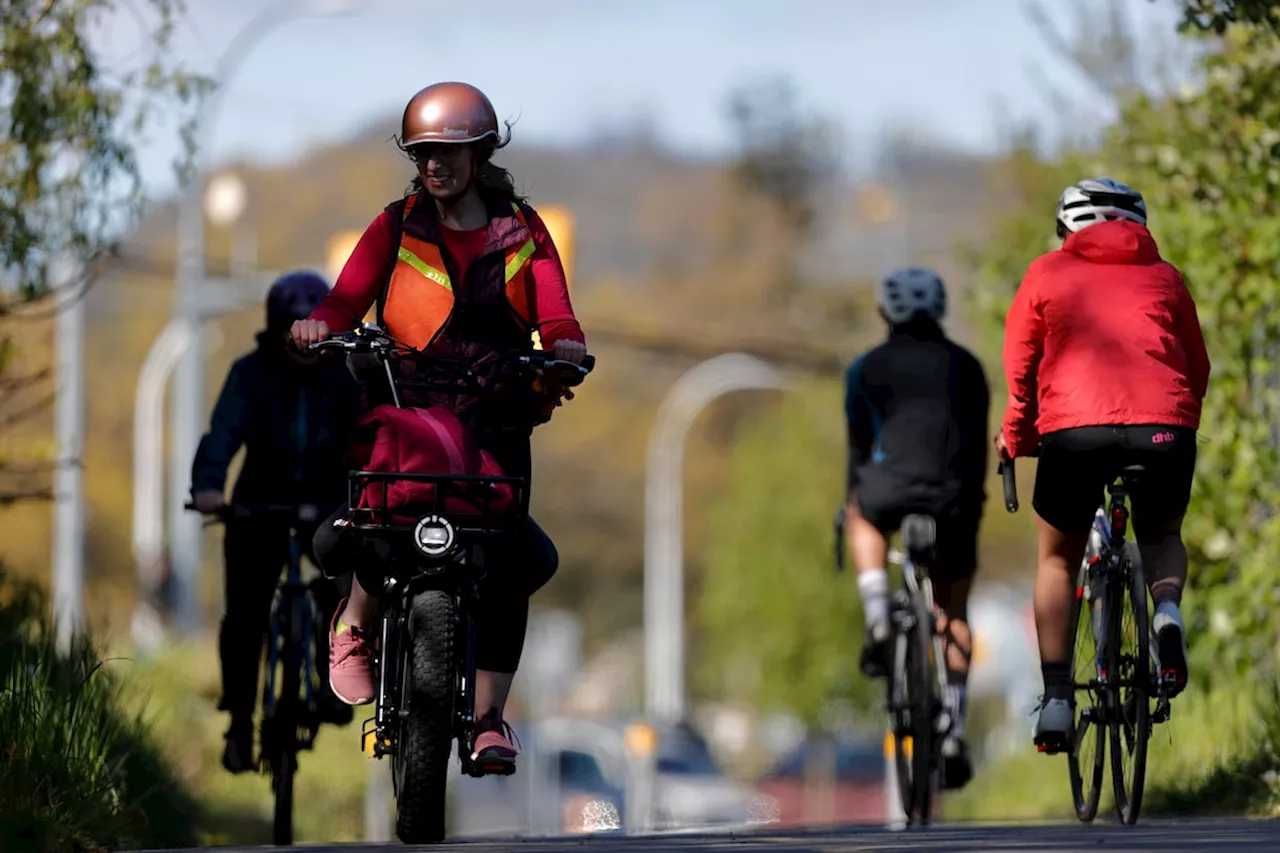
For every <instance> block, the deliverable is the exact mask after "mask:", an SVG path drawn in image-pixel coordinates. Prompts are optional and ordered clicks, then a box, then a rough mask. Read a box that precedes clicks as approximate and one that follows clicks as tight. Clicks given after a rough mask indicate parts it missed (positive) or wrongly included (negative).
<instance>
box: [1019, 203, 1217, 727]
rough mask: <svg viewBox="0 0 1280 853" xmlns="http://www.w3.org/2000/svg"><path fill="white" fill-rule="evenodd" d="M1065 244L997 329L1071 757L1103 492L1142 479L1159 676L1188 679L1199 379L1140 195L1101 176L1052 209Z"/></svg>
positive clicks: (1188, 312)
mask: <svg viewBox="0 0 1280 853" xmlns="http://www.w3.org/2000/svg"><path fill="white" fill-rule="evenodd" d="M1057 220H1058V236H1059V237H1060V238H1065V239H1064V240H1063V243H1062V248H1061V249H1059V250H1057V251H1053V252H1049V253H1048V254H1045V255H1042V256H1041V257H1039V258H1037V259H1036V260H1035V261H1033V262H1032V263H1031V266H1030V267H1029V268H1028V270H1027V274H1026V277H1025V278H1024V279H1023V281H1022V284H1021V286H1019V288H1018V292H1017V295H1015V296H1014V299H1013V304H1012V306H1010V308H1009V314H1008V317H1007V318H1006V320H1005V340H1004V369H1005V378H1006V380H1007V382H1008V387H1009V402H1008V407H1007V409H1006V412H1005V418H1004V427H1003V429H1002V431H1001V433H1000V435H999V436H997V437H996V448H997V451H998V452H999V453H1000V454H1001V455H1002V456H1003V457H1004V458H1013V457H1018V456H1026V455H1029V454H1030V453H1032V452H1033V451H1034V450H1035V449H1036V447H1037V445H1039V446H1040V448H1041V450H1040V462H1039V465H1038V467H1037V470H1036V484H1035V495H1034V498H1033V506H1034V508H1035V513H1036V532H1037V537H1038V539H1039V566H1038V571H1037V574H1036V586H1035V613H1036V628H1037V633H1038V634H1039V644H1040V660H1041V668H1042V671H1043V675H1044V689H1045V695H1044V698H1043V700H1042V703H1041V708H1040V717H1039V720H1038V722H1037V723H1036V729H1035V743H1036V746H1037V747H1038V748H1039V749H1040V751H1041V752H1048V753H1054V752H1058V751H1061V750H1063V749H1066V748H1067V746H1068V743H1067V740H1068V736H1069V732H1070V730H1071V725H1072V711H1071V698H1072V695H1071V694H1072V681H1071V680H1072V672H1071V665H1070V663H1069V661H1070V657H1071V648H1072V642H1071V640H1072V635H1073V626H1072V625H1071V624H1070V618H1071V611H1072V603H1073V601H1074V596H1075V580H1076V574H1075V573H1076V569H1077V567H1078V566H1079V564H1080V559H1081V557H1082V555H1083V554H1084V551H1085V546H1086V544H1087V540H1088V535H1089V529H1090V527H1091V525H1092V522H1093V515H1094V512H1095V511H1096V510H1097V508H1098V506H1099V505H1100V503H1101V501H1102V499H1103V494H1104V489H1105V487H1106V484H1107V483H1109V482H1111V481H1112V480H1113V479H1114V478H1115V477H1116V475H1117V474H1118V473H1119V472H1120V470H1121V469H1122V468H1124V467H1125V466H1128V465H1138V464H1141V465H1143V466H1144V467H1145V468H1146V471H1147V473H1146V475H1145V476H1144V477H1143V478H1142V480H1141V481H1139V482H1138V483H1135V485H1134V488H1133V490H1132V494H1131V500H1132V503H1133V530H1134V535H1135V537H1136V538H1137V540H1138V545H1139V548H1140V549H1141V551H1142V559H1143V564H1144V566H1145V568H1146V575H1147V581H1148V584H1149V585H1150V589H1151V597H1152V600H1153V601H1154V602H1155V617H1154V618H1153V620H1152V629H1153V631H1154V632H1155V635H1156V637H1157V645H1158V654H1159V658H1160V664H1161V668H1162V670H1163V671H1164V673H1166V674H1171V675H1174V676H1175V677H1176V680H1177V686H1176V688H1175V692H1177V691H1181V690H1182V688H1183V687H1185V686H1186V681H1187V659H1186V658H1187V656H1186V631H1185V628H1184V627H1183V622H1182V616H1181V614H1180V612H1179V610H1178V605H1179V603H1180V601H1181V599H1182V588H1183V585H1184V583H1185V582H1186V577H1187V552H1186V549H1185V547H1184V546H1183V544H1182V518H1183V515H1184V513H1185V512H1186V509H1187V504H1188V501H1189V499H1190V495H1191V482H1192V477H1193V474H1194V472H1195V463H1196V430H1197V429H1198V428H1199V426H1200V407H1201V402H1202V401H1203V400H1204V395H1205V390H1206V389H1207V387H1208V384H1209V356H1208V354H1207V353H1206V351H1205V345H1204V338H1203V337H1202V335H1201V331H1200V321H1199V318H1198V317H1197V315H1196V306H1195V302H1194V301H1193V300H1192V298H1191V294H1190V293H1189V292H1188V290H1187V287H1186V284H1185V283H1184V282H1183V280H1182V276H1181V274H1180V273H1179V272H1178V270H1177V268H1176V267H1174V266H1173V265H1172V264H1170V263H1168V262H1167V261H1165V260H1163V259H1162V258H1161V257H1160V252H1159V249H1158V248H1157V246H1156V242H1155V240H1154V239H1153V238H1152V236H1151V232H1150V231H1148V230H1147V227H1146V223H1147V209H1146V204H1145V203H1144V201H1143V199H1142V195H1141V193H1139V192H1138V191H1137V190H1134V189H1133V188H1131V187H1129V186H1126V185H1125V184H1122V183H1119V182H1118V181H1114V180H1112V179H1110V178H1097V179H1091V180H1084V181H1081V182H1080V183H1078V184H1076V185H1074V186H1070V187H1067V188H1066V189H1065V190H1063V192H1062V196H1061V198H1059V200H1058V209H1057Z"/></svg>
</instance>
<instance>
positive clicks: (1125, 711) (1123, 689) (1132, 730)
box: [1108, 542, 1153, 825]
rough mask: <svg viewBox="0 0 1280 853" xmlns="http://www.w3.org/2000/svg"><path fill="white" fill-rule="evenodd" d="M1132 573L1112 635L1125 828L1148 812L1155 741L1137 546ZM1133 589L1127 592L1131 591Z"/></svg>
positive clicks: (1117, 774)
mask: <svg viewBox="0 0 1280 853" xmlns="http://www.w3.org/2000/svg"><path fill="white" fill-rule="evenodd" d="M1124 554H1125V562H1126V563H1127V564H1128V571H1127V572H1125V573H1124V574H1123V575H1121V578H1122V580H1121V581H1120V583H1118V584H1117V585H1116V586H1115V587H1113V589H1115V590H1116V592H1117V593H1118V595H1117V596H1116V598H1117V600H1116V602H1115V605H1114V607H1115V610H1116V614H1115V616H1114V621H1113V622H1112V631H1113V633H1112V635H1111V639H1110V640H1109V641H1108V643H1109V645H1110V646H1111V648H1113V649H1114V650H1115V652H1114V654H1113V655H1112V656H1111V657H1112V661H1113V663H1112V666H1111V667H1110V669H1111V678H1112V684H1113V685H1114V687H1113V693H1112V697H1113V699H1114V700H1115V706H1114V707H1113V709H1112V714H1111V777H1112V783H1113V785H1114V787H1115V794H1116V812H1117V813H1118V814H1119V816H1120V822H1121V823H1124V824H1127V825H1132V824H1134V823H1136V822H1137V820H1138V812H1139V810H1140V809H1141V808H1142V792H1143V787H1144V785H1145V783H1146V773H1147V745H1148V743H1149V742H1150V740H1151V684H1152V683H1153V682H1152V678H1151V667H1152V661H1151V650H1150V638H1151V634H1150V625H1149V615H1148V614H1149V611H1148V608H1147V583H1146V576H1145V574H1144V572H1143V570H1142V557H1141V555H1140V554H1139V553H1138V546H1137V545H1136V544H1135V543H1133V542H1126V543H1124ZM1126 587H1127V589H1126Z"/></svg>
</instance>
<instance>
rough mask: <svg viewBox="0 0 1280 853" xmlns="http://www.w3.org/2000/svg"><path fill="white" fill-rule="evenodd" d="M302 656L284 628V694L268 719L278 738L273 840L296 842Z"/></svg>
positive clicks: (273, 758)
mask: <svg viewBox="0 0 1280 853" xmlns="http://www.w3.org/2000/svg"><path fill="white" fill-rule="evenodd" d="M301 674H302V658H301V655H300V654H299V653H298V646H297V644H296V643H294V642H293V638H292V637H290V636H289V632H288V631H287V630H286V631H282V632H281V649H280V695H279V698H278V699H277V701H276V711H275V715H274V716H273V717H272V719H271V720H270V721H269V722H268V725H270V726H271V728H272V735H273V738H274V741H275V744H274V749H273V754H272V756H271V783H272V787H273V788H275V795H276V808H275V819H274V821H273V823H272V831H271V837H272V843H274V844H276V845H287V844H292V843H293V777H294V773H295V771H296V770H297V768H298V705H299V691H300V689H301V686H302V684H301Z"/></svg>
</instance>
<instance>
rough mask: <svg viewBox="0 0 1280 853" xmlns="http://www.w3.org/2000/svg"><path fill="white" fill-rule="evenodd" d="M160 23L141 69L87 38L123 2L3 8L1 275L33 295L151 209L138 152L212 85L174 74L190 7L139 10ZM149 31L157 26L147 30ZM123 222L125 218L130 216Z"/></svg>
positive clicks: (52, 1)
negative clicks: (174, 42) (144, 201)
mask: <svg viewBox="0 0 1280 853" xmlns="http://www.w3.org/2000/svg"><path fill="white" fill-rule="evenodd" d="M140 5H141V6H142V7H145V8H146V11H148V12H150V13H152V14H154V15H155V17H156V22H155V24H154V27H153V28H150V29H149V31H148V32H144V33H143V34H142V35H143V38H144V40H146V41H147V42H148V43H149V47H150V48H151V55H150V56H149V57H148V59H147V60H146V61H144V62H143V63H142V64H141V66H139V67H136V68H130V69H125V70H123V71H122V72H121V71H118V69H114V68H108V67H103V64H102V61H101V59H100V57H99V56H98V55H97V53H96V51H95V50H94V47H93V45H92V44H90V39H89V33H90V31H91V30H92V29H93V28H95V27H100V26H101V25H102V24H103V23H104V22H105V21H106V19H107V18H109V17H111V16H114V15H116V14H117V13H118V12H119V11H120V10H121V9H122V8H123V9H128V10H131V11H132V12H133V13H134V15H135V16H139V15H140V13H141V10H140V9H139V8H138V7H136V6H133V5H126V4H123V3H120V2H118V1H117V0H39V2H37V0H9V2H6V3H5V4H4V6H3V8H2V9H0V37H2V38H3V42H2V43H0V59H2V61H0V122H3V126H4V130H5V134H4V137H3V140H2V141H0V151H3V157H0V163H2V164H3V165H0V266H3V268H5V269H6V270H8V271H9V273H10V274H11V275H12V276H13V277H15V278H16V281H17V284H18V286H19V289H20V290H21V291H22V292H24V293H27V294H29V295H33V294H39V293H41V292H43V291H44V290H45V289H47V288H48V287H49V286H50V284H51V283H50V280H49V274H50V266H51V264H52V263H53V262H54V261H55V259H57V258H58V257H59V256H61V255H64V254H66V255H69V256H71V257H72V258H73V259H76V260H80V261H83V260H86V259H88V258H90V257H93V256H95V255H97V254H98V253H99V252H100V251H101V250H102V249H103V248H104V246H105V245H106V244H107V243H109V241H110V238H111V237H112V236H113V235H115V234H118V233H119V231H120V229H121V227H122V226H127V225H128V224H129V219H128V217H129V215H130V214H133V213H136V212H137V211H138V209H139V206H140V203H141V183H140V178H139V174H138V166H137V158H136V153H135V148H136V145H137V142H138V140H139V135H140V134H141V132H142V129H143V127H144V125H145V124H146V123H147V121H148V120H149V119H150V117H151V116H152V115H153V113H154V111H155V110H156V108H157V107H159V106H160V105H161V104H163V103H164V102H165V101H168V100H175V99H176V100H177V101H178V102H180V103H182V102H188V101H190V100H191V99H192V98H193V97H194V96H195V95H197V94H198V93H200V92H201V91H202V90H203V88H204V81H202V80H201V79H199V78H196V77H192V76H190V75H187V74H185V73H183V72H181V71H180V70H177V69H174V68H172V67H169V66H168V65H166V64H165V62H164V59H165V54H166V52H167V49H168V46H169V37H170V34H171V32H172V27H173V21H174V17H175V15H177V14H178V13H179V12H180V11H181V10H182V5H181V2H180V0H146V2H144V3H142V4H140ZM142 26H143V27H150V25H149V24H147V23H143V24H142ZM122 217H123V218H122Z"/></svg>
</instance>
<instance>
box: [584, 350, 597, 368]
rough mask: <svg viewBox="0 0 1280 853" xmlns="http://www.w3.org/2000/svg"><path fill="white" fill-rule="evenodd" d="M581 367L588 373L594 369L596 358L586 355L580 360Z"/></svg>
mask: <svg viewBox="0 0 1280 853" xmlns="http://www.w3.org/2000/svg"><path fill="white" fill-rule="evenodd" d="M582 367H583V369H585V370H586V371H587V372H588V373H590V372H591V371H593V370H595V369H596V357H595V356H594V355H589V354H588V355H586V356H584V357H583V359H582Z"/></svg>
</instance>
